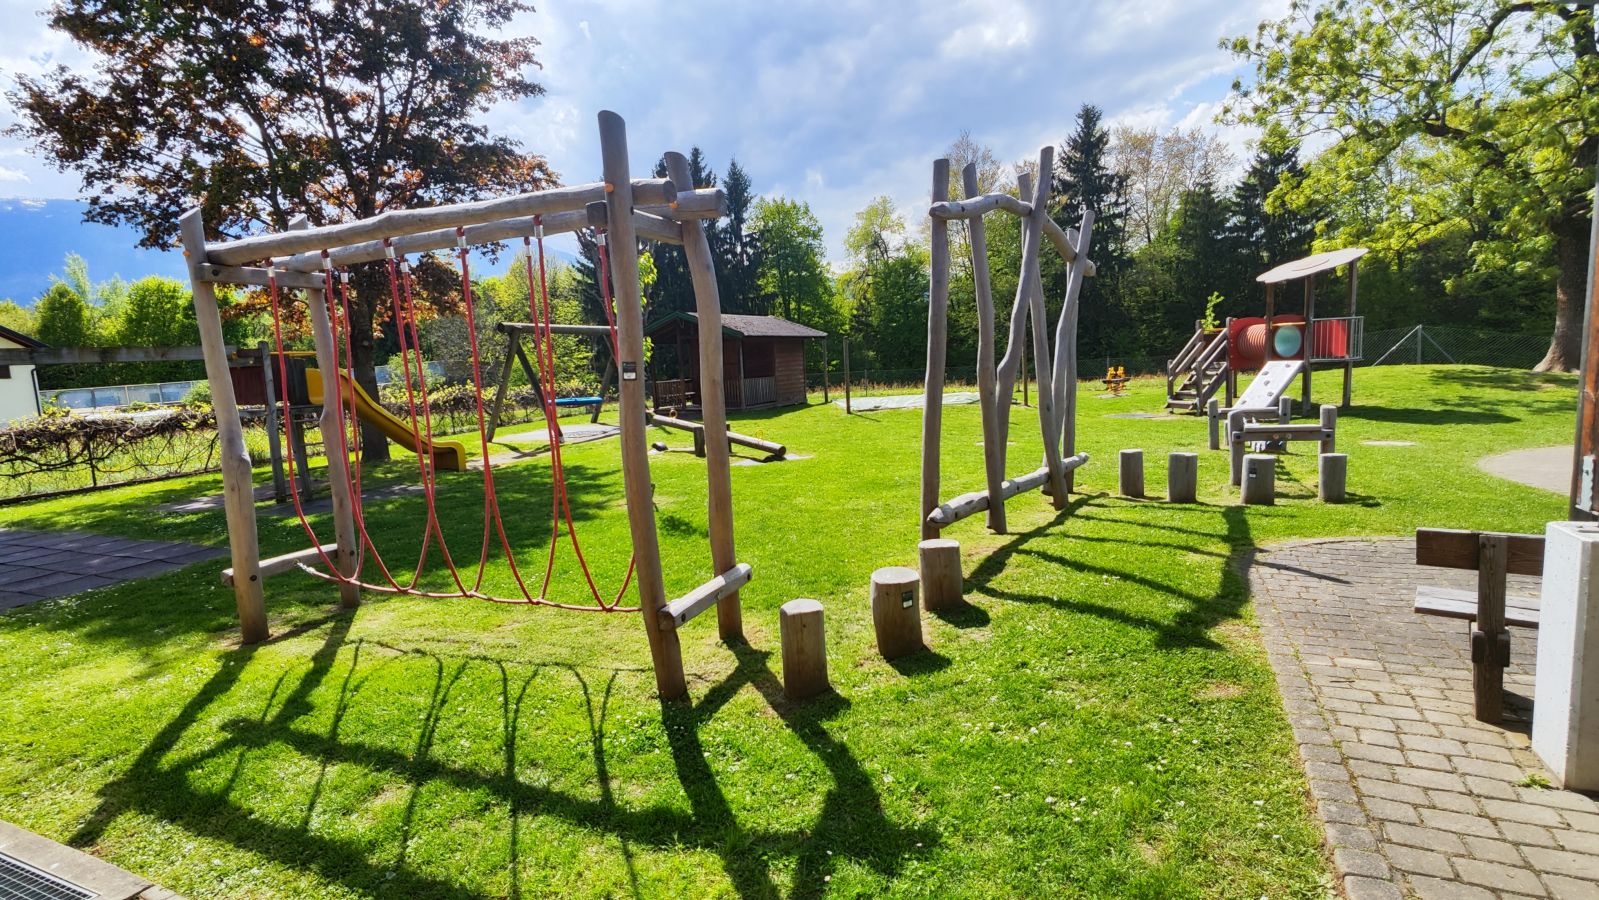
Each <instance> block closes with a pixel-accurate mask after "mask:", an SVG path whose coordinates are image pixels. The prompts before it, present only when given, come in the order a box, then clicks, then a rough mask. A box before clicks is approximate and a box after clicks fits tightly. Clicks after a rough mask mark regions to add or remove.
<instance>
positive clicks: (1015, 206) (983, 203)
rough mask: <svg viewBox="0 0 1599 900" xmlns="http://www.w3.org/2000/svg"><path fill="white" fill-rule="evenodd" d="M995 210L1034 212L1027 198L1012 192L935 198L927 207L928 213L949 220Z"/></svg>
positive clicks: (1022, 214)
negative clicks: (956, 197) (962, 197)
mask: <svg viewBox="0 0 1599 900" xmlns="http://www.w3.org/2000/svg"><path fill="white" fill-rule="evenodd" d="M994 210H1004V211H1005V212H1008V213H1010V214H1011V215H1013V216H1017V217H1019V218H1023V219H1025V218H1027V217H1028V216H1030V215H1032V214H1033V205H1032V204H1031V203H1028V202H1027V201H1026V200H1022V199H1020V198H1017V197H1012V196H1011V195H1010V194H1001V193H992V194H979V195H977V196H972V195H971V194H970V193H968V194H967V196H966V199H964V200H934V201H933V204H932V206H929V207H928V208H927V214H928V215H929V216H932V217H933V218H934V219H938V220H941V221H946V222H947V221H949V220H951V219H966V220H973V221H975V220H978V219H981V218H982V217H983V214H984V213H989V212H993V211H994Z"/></svg>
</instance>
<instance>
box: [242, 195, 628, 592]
mask: <svg viewBox="0 0 1599 900" xmlns="http://www.w3.org/2000/svg"><path fill="white" fill-rule="evenodd" d="M534 221H535V225H534V231H535V237H536V239H537V250H538V292H537V293H536V294H535V292H534V286H533V274H534V273H533V258H532V244H531V242H530V241H529V239H528V238H527V237H524V238H523V245H524V247H527V248H528V251H529V252H528V253H527V254H526V266H527V275H528V305H529V308H530V310H531V312H532V314H533V322H534V337H535V347H534V351H535V357H536V359H537V366H536V368H537V377H538V379H539V387H540V393H541V395H542V399H543V404H542V405H543V414H544V419H545V426H546V434H547V435H548V437H549V447H550V460H551V485H552V491H551V516H550V521H551V534H550V543H549V548H548V553H547V555H546V559H545V571H544V578H543V581H542V584H541V585H540V589H539V592H538V594H537V595H534V594H533V592H532V591H531V590H530V589H529V588H528V585H527V583H526V580H525V578H524V577H523V574H522V571H521V569H520V567H519V566H518V565H517V561H516V552H515V550H514V549H513V547H512V545H511V540H510V536H509V533H508V531H507V529H506V527H505V522H504V518H503V515H502V512H501V507H500V500H499V494H498V492H497V490H496V487H495V480H494V467H493V466H492V465H491V464H490V461H489V456H490V445H489V439H488V432H487V429H486V427H485V423H486V420H487V416H486V411H485V405H484V397H483V374H482V365H481V358H482V357H481V354H480V348H479V345H478V339H477V327H476V303H475V298H474V292H473V290H472V277H471V265H470V261H469V253H468V250H467V246H466V240H465V231H464V229H461V228H457V229H456V244H457V257H458V259H459V261H460V265H461V293H462V303H463V307H464V311H465V318H466V325H467V334H468V343H469V345H470V349H471V353H472V388H473V395H474V403H475V407H476V411H477V424H478V429H477V430H478V445H479V448H480V451H481V453H482V458H483V466H482V468H483V496H484V506H483V530H482V537H483V540H482V546H481V551H480V553H479V556H478V566H477V573H476V575H475V577H474V578H473V579H472V585H471V587H467V584H466V581H465V579H464V578H463V577H462V573H461V572H460V569H459V568H458V566H457V564H456V561H455V559H454V556H453V555H452V554H451V552H450V547H449V544H448V542H447V540H446V538H445V535H444V528H443V524H442V522H441V519H440V516H439V508H438V460H437V458H436V457H435V445H434V442H433V440H432V434H433V420H432V412H431V408H430V407H431V403H430V399H429V396H428V386H427V375H426V368H425V361H424V360H423V357H422V349H421V342H420V340H419V333H418V328H417V315H416V303H415V299H414V292H413V288H414V282H413V278H412V273H411V267H410V265H409V263H408V262H407V261H406V260H405V258H404V257H403V256H397V255H396V254H395V252H394V248H393V246H392V244H391V243H390V242H388V241H385V250H386V267H385V268H386V271H387V275H388V288H389V302H390V306H391V308H392V312H393V315H394V321H395V329H396V332H397V335H398V337H399V343H400V361H401V369H402V374H403V377H404V378H405V389H406V413H407V420H408V421H407V424H408V426H409V428H410V431H411V435H412V438H413V440H414V446H415V447H416V451H417V452H416V457H417V473H418V477H419V478H420V483H421V487H422V493H423V498H424V502H425V505H426V508H427V517H426V521H425V522H424V525H423V532H422V546H421V550H420V552H419V554H418V557H417V563H416V568H415V570H414V571H413V572H412V573H411V578H410V579H409V583H406V584H402V583H400V581H399V580H398V579H396V578H395V577H394V575H393V574H392V573H391V571H390V569H389V566H388V565H387V564H386V563H385V562H384V560H383V556H382V554H381V552H380V551H379V549H378V547H377V543H376V542H375V541H374V540H373V538H372V535H371V532H370V531H369V530H368V527H367V525H368V521H367V516H366V509H365V503H364V491H363V484H362V482H363V479H362V467H361V454H360V422H359V417H358V415H357V409H358V395H357V392H358V390H359V388H358V386H357V384H356V382H355V378H354V374H355V371H354V348H353V344H352V337H351V327H350V326H351V317H350V297H349V274H348V273H347V272H338V273H336V272H335V270H334V268H333V266H332V264H331V260H330V257H329V255H328V254H327V253H326V252H324V253H323V283H324V288H323V290H324V296H325V297H326V298H327V299H328V300H329V301H331V300H332V298H333V296H334V292H335V287H337V293H338V299H339V302H338V307H337V309H336V310H335V309H334V308H333V304H332V303H331V302H330V303H329V304H328V306H329V316H328V318H329V322H330V326H331V332H332V338H333V357H334V365H335V368H336V369H339V370H342V373H343V374H344V376H345V377H344V378H343V382H344V383H345V385H344V386H347V387H348V390H343V389H342V387H343V386H341V389H340V390H337V391H335V392H334V396H333V397H330V398H324V402H332V403H335V404H336V406H337V410H338V419H339V428H338V429H337V434H336V443H337V447H336V448H335V447H332V446H329V447H328V448H327V456H328V459H329V465H333V464H334V463H333V459H334V458H335V457H337V459H338V465H340V466H341V467H342V468H343V474H344V476H345V478H346V480H347V482H348V483H349V484H350V486H351V493H352V500H353V502H352V508H351V518H352V519H353V520H354V524H355V526H356V530H357V532H358V535H359V556H358V558H357V561H356V564H355V566H354V569H353V571H352V572H351V573H350V574H348V575H345V574H343V573H341V572H340V571H339V569H338V567H337V566H336V565H335V563H334V561H333V560H332V559H331V558H330V557H329V555H328V553H327V552H326V551H325V550H323V549H322V547H323V542H322V541H321V540H320V539H319V538H318V537H317V535H316V531H315V529H314V528H313V527H312V525H311V522H310V520H309V518H308V517H307V516H306V513H305V509H304V508H303V506H302V505H301V501H300V497H299V493H298V492H294V494H293V501H294V510H295V515H296V517H297V518H298V519H299V521H300V525H301V528H302V529H303V530H304V531H305V534H306V537H307V539H309V540H310V541H311V542H312V545H313V546H315V547H316V548H317V555H318V556H319V557H320V558H321V561H322V566H323V568H320V569H319V568H316V567H313V566H308V565H303V564H302V566H301V568H303V569H305V570H306V571H307V572H309V573H311V574H312V575H315V576H316V577H319V578H323V579H325V580H328V581H335V582H341V583H350V584H355V585H358V586H360V587H361V588H363V589H365V590H371V591H378V592H384V593H395V594H410V595H416V596H424V597H434V598H455V597H472V598H476V599H481V600H487V601H490V602H495V603H519V604H529V605H540V606H552V607H558V608H561V609H571V610H586V611H599V612H636V611H637V610H638V607H636V606H630V607H625V606H622V605H621V599H622V597H623V596H625V595H626V593H627V590H628V587H629V586H630V585H631V583H632V578H633V573H634V568H635V564H636V558H630V559H629V561H628V567H627V573H626V575H625V576H624V578H623V581H622V586H621V588H620V589H619V590H618V591H617V592H616V594H615V595H614V596H612V597H609V598H607V597H606V596H605V595H603V594H602V593H601V591H600V589H599V586H598V584H597V582H596V579H595V576H594V573H593V571H592V569H591V568H590V566H589V562H588V560H587V558H586V557H585V556H584V553H583V548H582V543H581V541H580V540H579V538H578V534H577V528H576V523H575V521H574V517H573V515H572V508H571V500H570V493H569V491H570V486H569V482H568V481H567V477H566V469H565V465H564V461H563V459H562V452H561V444H562V441H561V439H560V437H559V434H560V431H559V424H558V422H557V419H558V413H559V408H558V406H557V404H556V402H555V391H556V387H557V384H556V378H555V345H554V334H553V330H552V328H551V325H552V324H553V319H552V308H551V303H550V297H549V280H548V272H547V269H546V263H545V251H544V229H543V224H542V222H541V221H540V220H539V218H538V217H535V220H534ZM599 253H600V264H599V266H598V268H599V277H600V287H601V296H602V301H603V306H604V310H605V316H606V319H607V321H608V322H609V324H610V335H609V337H610V341H611V348H612V352H613V358H616V357H615V356H614V354H615V351H616V347H617V337H616V318H615V314H614V312H613V309H612V306H613V301H612V298H611V290H610V279H609V278H608V273H607V271H606V269H607V267H608V259H607V256H606V248H605V238H604V234H603V233H601V234H600V237H599ZM268 268H269V271H270V272H271V273H272V274H271V275H270V277H269V278H268V289H269V294H270V298H271V310H272V326H273V341H274V346H275V350H276V353H277V356H278V372H279V378H278V383H279V385H280V386H281V391H280V398H279V399H280V400H281V403H282V406H283V413H284V417H285V421H286V420H287V417H288V415H289V413H290V411H291V407H292V403H291V400H290V396H289V388H288V362H287V354H286V353H285V351H284V343H283V329H282V309H281V301H280V290H279V285H278V281H277V276H276V270H275V269H272V268H271V266H270V263H269V267H268ZM336 276H337V277H336ZM341 331H342V334H341ZM341 338H342V340H341ZM341 351H342V354H341ZM341 355H342V359H341V358H340V357H341ZM413 356H414V362H415V369H414V370H413V367H412V363H413ZM419 407H420V409H419ZM324 442H325V443H329V440H328V436H324ZM352 451H353V455H354V461H353V463H352V460H351V456H352ZM294 466H295V463H294V460H293V454H290V457H289V460H288V475H289V478H290V480H291V482H292V480H293V479H294V475H295V472H294ZM563 524H564V525H565V529H566V533H567V537H568V538H569V541H570V543H571V546H572V551H573V554H574V556H575V557H576V559H577V562H578V565H579V568H580V569H581V571H582V572H583V577H584V581H585V582H586V584H587V586H588V589H589V594H590V597H591V598H592V600H593V605H589V604H577V603H565V602H558V601H554V600H551V599H549V590H550V585H551V582H552V581H553V578H554V571H555V551H556V547H557V545H558V544H559V543H560V537H561V535H560V532H561V527H562V525H563ZM493 538H498V540H497V543H498V544H499V546H500V548H501V550H503V552H504V554H505V559H506V562H507V565H508V566H509V568H510V570H511V576H512V578H513V580H514V581H515V582H516V585H517V587H518V589H519V591H520V593H521V595H522V596H521V597H500V596H494V595H491V594H489V593H486V592H485V591H484V590H483V582H484V578H485V573H486V571H487V567H488V561H489V548H490V545H491V539H493ZM435 545H436V546H437V549H438V551H439V553H440V555H441V556H442V558H443V561H444V564H445V568H446V569H447V570H448V571H449V573H450V578H451V580H452V581H453V582H454V584H455V587H456V590H455V591H454V592H449V591H433V590H424V589H421V588H420V587H419V586H418V585H419V584H420V582H421V580H422V577H423V575H424V573H425V572H426V570H427V563H428V559H429V557H430V554H431V552H432V550H433V549H434V547H435ZM368 556H370V558H371V560H372V561H373V563H374V564H376V566H377V567H378V570H379V571H380V572H381V573H382V576H383V582H386V584H385V583H373V582H368V581H364V580H362V579H361V570H362V567H363V566H364V564H365V562H366V560H367V558H368Z"/></svg>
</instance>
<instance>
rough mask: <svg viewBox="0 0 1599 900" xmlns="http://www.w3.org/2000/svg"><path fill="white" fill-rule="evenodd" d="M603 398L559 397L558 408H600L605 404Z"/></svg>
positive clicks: (556, 402)
mask: <svg viewBox="0 0 1599 900" xmlns="http://www.w3.org/2000/svg"><path fill="white" fill-rule="evenodd" d="M604 402H605V399H604V398H603V397H557V398H555V405H556V406H599V405H600V404H602V403H604Z"/></svg>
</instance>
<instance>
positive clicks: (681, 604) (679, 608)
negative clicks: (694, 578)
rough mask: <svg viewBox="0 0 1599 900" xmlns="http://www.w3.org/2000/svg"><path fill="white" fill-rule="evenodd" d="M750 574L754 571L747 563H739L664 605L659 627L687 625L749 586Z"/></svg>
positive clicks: (661, 610)
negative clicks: (722, 600) (719, 601)
mask: <svg viewBox="0 0 1599 900" xmlns="http://www.w3.org/2000/svg"><path fill="white" fill-rule="evenodd" d="M752 574H754V570H753V569H751V568H750V564H749V563H739V564H738V565H736V566H734V567H733V568H731V569H728V570H727V571H726V572H723V573H722V574H720V575H718V576H716V577H715V578H712V579H711V580H710V581H707V582H705V583H704V584H702V585H700V586H699V587H697V588H695V589H694V590H692V591H689V592H688V593H686V594H684V595H683V596H681V597H679V598H677V599H676V600H673V601H672V602H671V603H668V604H666V605H665V606H663V607H661V609H660V617H661V627H663V628H677V627H680V626H682V625H686V624H688V622H689V620H690V619H693V618H694V617H695V616H697V615H699V614H700V613H702V612H704V611H706V610H707V609H710V608H711V607H713V606H715V605H716V602H717V601H718V600H721V599H722V598H723V597H726V596H728V595H730V594H735V593H737V592H738V589H739V588H741V587H743V586H744V585H746V584H749V583H750V576H751V575H752Z"/></svg>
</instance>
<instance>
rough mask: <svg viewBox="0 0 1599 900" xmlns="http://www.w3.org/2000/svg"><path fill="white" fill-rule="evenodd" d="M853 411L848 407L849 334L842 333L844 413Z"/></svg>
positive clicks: (848, 413)
mask: <svg viewBox="0 0 1599 900" xmlns="http://www.w3.org/2000/svg"><path fill="white" fill-rule="evenodd" d="M852 412H853V410H851V409H850V408H849V335H848V334H845V335H844V415H846V416H847V415H850V414H851V413H852Z"/></svg>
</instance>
